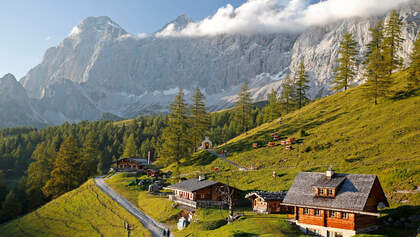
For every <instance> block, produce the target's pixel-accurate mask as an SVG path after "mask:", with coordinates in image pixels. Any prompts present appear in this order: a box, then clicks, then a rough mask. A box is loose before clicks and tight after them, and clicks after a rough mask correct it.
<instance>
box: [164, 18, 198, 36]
mask: <svg viewBox="0 0 420 237" xmlns="http://www.w3.org/2000/svg"><path fill="white" fill-rule="evenodd" d="M191 22H193V20H192V19H191V18H190V17H189V16H188V15H186V14H183V15H180V16H178V17H177V18H176V19H175V20H173V21H171V22H169V23H168V24H166V25H165V26H164V27H163V28H162V29H161V30H159V31H158V33H160V32H165V31H167V30H171V31H181V30H183V29H185V27H187V25H188V24H190V23H191Z"/></svg>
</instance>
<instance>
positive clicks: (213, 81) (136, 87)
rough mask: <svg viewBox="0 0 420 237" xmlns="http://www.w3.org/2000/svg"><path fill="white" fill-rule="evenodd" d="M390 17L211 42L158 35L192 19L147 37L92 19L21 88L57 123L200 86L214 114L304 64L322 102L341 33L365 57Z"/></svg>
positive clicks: (150, 105) (124, 113)
mask: <svg viewBox="0 0 420 237" xmlns="http://www.w3.org/2000/svg"><path fill="white" fill-rule="evenodd" d="M419 5H420V4H414V5H410V6H407V7H403V8H401V9H400V10H399V11H400V14H401V16H403V18H404V20H405V22H406V27H405V28H404V38H405V39H406V41H405V43H404V47H403V50H402V51H401V56H403V57H404V58H406V59H407V58H408V57H407V55H408V54H409V53H410V51H411V47H412V46H411V45H412V42H413V40H414V39H415V37H416V35H417V30H418V26H419V24H420V15H419V12H420V7H419ZM385 17H386V15H385V16H377V17H370V18H353V19H347V20H342V21H340V22H335V23H333V24H329V25H325V26H320V27H311V28H308V29H306V30H305V31H304V32H302V33H294V34H292V33H278V34H257V35H231V34H225V35H218V36H206V37H204V36H203V37H165V36H162V35H164V34H160V33H162V32H165V29H166V28H167V27H173V28H174V29H175V30H181V29H183V27H185V25H187V24H188V23H189V22H191V20H190V19H189V18H188V17H187V16H181V17H178V18H177V19H176V20H175V21H173V22H171V23H169V24H168V25H166V26H165V27H164V28H162V29H161V30H160V31H159V32H157V33H156V34H152V35H148V36H133V35H130V34H128V33H127V32H126V31H125V30H124V29H122V28H121V27H120V26H119V25H118V24H116V23H115V22H113V21H112V20H111V19H109V18H108V17H89V18H87V19H86V20H84V21H83V22H81V23H80V24H79V25H78V26H76V27H75V28H73V31H72V33H71V34H70V35H69V36H68V37H67V38H66V39H64V40H63V42H62V43H61V44H60V45H59V46H57V47H54V48H50V49H49V50H48V51H47V52H46V53H45V56H44V59H43V61H42V63H41V64H39V65H38V66H36V67H34V68H33V69H32V70H30V71H29V72H28V74H27V75H26V76H25V77H24V78H23V79H22V80H21V83H22V84H23V86H24V87H25V89H26V90H27V92H28V95H29V96H30V97H31V98H35V99H36V100H37V101H38V103H39V105H38V108H41V113H42V114H43V116H46V117H47V118H48V120H49V121H53V122H54V123H61V122H64V121H67V120H71V121H78V120H82V119H88V120H93V119H96V118H98V117H99V116H100V114H102V113H104V112H109V113H113V114H116V115H118V116H121V117H132V116H137V115H139V114H142V113H151V112H152V113H159V112H164V111H166V110H167V104H168V102H170V101H172V99H173V96H174V94H175V93H176V91H177V90H176V88H177V87H178V86H181V87H183V88H184V89H185V91H186V94H187V97H190V94H189V92H190V91H193V90H194V88H195V87H196V86H199V87H200V88H202V89H203V91H204V92H205V94H206V96H207V103H208V105H209V106H210V108H211V109H220V108H224V107H226V106H229V105H231V104H232V103H233V102H234V101H235V96H234V95H235V94H236V93H237V91H238V89H239V87H240V85H241V84H242V83H243V82H248V83H249V85H250V87H251V91H252V93H253V98H254V99H255V100H257V101H258V100H263V99H265V98H266V95H267V94H268V93H269V92H270V90H271V88H274V89H278V88H280V86H281V83H282V79H283V77H284V75H285V74H286V73H289V72H291V71H294V69H295V68H296V66H297V65H298V63H299V62H300V60H303V61H304V63H305V65H306V67H307V70H308V72H309V75H310V81H311V91H310V95H311V97H320V96H324V95H328V94H330V93H331V91H330V87H331V80H332V78H333V69H334V68H335V67H336V61H337V57H338V50H339V42H340V40H341V39H342V36H343V34H344V33H346V32H348V31H350V32H353V33H354V35H355V37H356V39H357V41H358V43H359V44H360V46H361V47H360V49H361V55H362V54H363V53H364V52H365V50H366V44H367V42H368V41H369V40H370V38H369V28H370V27H372V26H373V25H374V24H375V23H376V21H377V20H378V19H384V18H385ZM64 81H66V82H64ZM360 81H362V78H361V77H360V78H359V82H360ZM57 83H58V84H57ZM62 83H65V85H66V86H64V84H62ZM58 85H61V86H58ZM66 88H68V89H66ZM63 95H66V98H68V100H65V99H64V98H63ZM58 115H59V116H58Z"/></svg>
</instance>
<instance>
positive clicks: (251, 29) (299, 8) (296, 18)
mask: <svg viewBox="0 0 420 237" xmlns="http://www.w3.org/2000/svg"><path fill="white" fill-rule="evenodd" d="M411 1H413V0H325V1H320V2H317V3H313V4H311V3H310V2H311V1H310V0H248V1H247V2H246V3H244V4H242V5H241V6H239V7H237V8H234V7H233V6H232V5H230V4H228V5H226V6H224V7H221V8H219V9H218V10H217V12H216V13H215V14H214V15H213V16H209V17H207V18H205V19H204V20H201V21H199V22H194V23H190V24H189V25H188V26H187V27H186V28H185V29H183V30H182V31H176V29H174V27H172V28H171V27H167V28H166V29H165V30H164V31H163V32H160V33H159V34H158V36H200V35H216V34H224V33H245V34H246V33H262V32H283V31H300V30H302V29H304V28H305V27H307V26H310V25H320V24H326V23H329V22H332V21H336V20H340V19H343V18H349V17H356V16H368V15H377V14H383V13H385V12H386V11H388V10H390V9H393V8H396V7H398V6H399V5H400V4H403V3H408V2H411ZM312 2H313V1H312Z"/></svg>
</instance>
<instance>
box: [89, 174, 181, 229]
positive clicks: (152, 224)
mask: <svg viewBox="0 0 420 237" xmlns="http://www.w3.org/2000/svg"><path fill="white" fill-rule="evenodd" d="M94 181H95V184H96V186H98V188H100V189H101V190H102V191H103V192H104V193H106V194H107V195H108V196H109V197H111V198H112V199H113V200H114V201H116V202H117V203H118V204H120V206H122V207H124V208H125V209H126V210H127V211H128V212H130V213H131V214H132V215H133V216H135V217H136V218H137V219H138V220H139V221H140V222H141V223H142V224H143V226H144V227H145V228H146V229H148V230H149V231H150V232H151V233H152V235H153V236H156V237H158V236H164V234H163V233H164V231H167V230H169V228H168V227H167V226H166V225H165V224H162V223H160V222H158V221H156V220H155V219H153V218H151V217H150V216H148V215H147V214H145V213H144V212H142V211H140V210H139V209H138V208H137V207H135V206H134V205H133V204H132V203H131V202H129V201H128V200H127V199H125V198H124V197H122V196H121V195H120V194H118V193H117V192H115V191H114V190H113V189H112V188H111V187H109V186H108V184H106V183H105V181H104V179H103V177H96V178H95V179H94ZM170 236H171V237H173V235H172V233H171V235H170Z"/></svg>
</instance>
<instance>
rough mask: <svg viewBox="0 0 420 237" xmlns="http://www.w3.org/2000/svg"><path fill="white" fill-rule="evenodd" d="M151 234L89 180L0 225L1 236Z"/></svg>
mask: <svg viewBox="0 0 420 237" xmlns="http://www.w3.org/2000/svg"><path fill="white" fill-rule="evenodd" d="M124 221H128V222H129V223H130V224H134V225H135V230H134V231H133V232H132V236H151V234H150V232H148V231H147V230H146V229H145V228H144V227H143V226H142V225H141V223H140V222H139V221H137V219H136V218H134V217H133V216H132V215H131V214H129V213H128V212H127V211H126V210H125V209H124V208H122V207H120V206H119V205H118V204H117V203H116V202H114V201H113V200H112V199H110V198H109V197H108V196H107V195H106V194H104V193H103V192H102V191H101V190H100V189H98V188H97V187H96V185H95V184H94V183H93V181H92V180H89V181H88V182H86V183H85V184H84V185H82V186H81V187H80V188H78V189H76V190H74V191H71V192H69V193H66V194H64V195H63V196H61V197H59V198H57V199H55V200H53V201H51V202H49V203H48V204H46V205H45V206H43V207H41V208H39V209H38V210H36V211H34V212H31V213H29V214H27V215H25V216H23V217H21V218H18V219H16V220H13V221H11V222H9V223H6V224H4V225H2V226H0V233H1V234H0V235H1V236H125V235H127V233H126V232H125V230H124V228H123V223H124Z"/></svg>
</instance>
